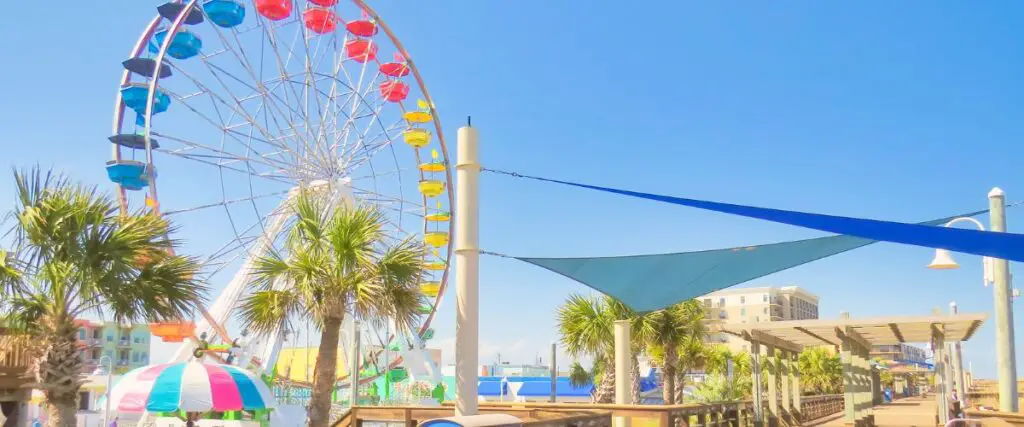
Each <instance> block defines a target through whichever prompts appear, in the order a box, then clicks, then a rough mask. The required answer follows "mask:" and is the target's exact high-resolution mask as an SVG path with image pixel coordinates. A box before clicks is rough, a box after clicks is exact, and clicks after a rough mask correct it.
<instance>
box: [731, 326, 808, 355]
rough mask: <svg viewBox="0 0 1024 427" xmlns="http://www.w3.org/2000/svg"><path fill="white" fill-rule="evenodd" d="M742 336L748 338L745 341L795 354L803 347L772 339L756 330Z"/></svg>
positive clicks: (770, 336) (772, 337)
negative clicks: (752, 341)
mask: <svg viewBox="0 0 1024 427" xmlns="http://www.w3.org/2000/svg"><path fill="white" fill-rule="evenodd" d="M744 335H747V336H748V337H749V338H748V339H747V341H750V340H755V341H758V342H760V343H761V344H765V345H769V346H772V347H775V348H781V349H785V350H789V351H795V352H797V353H799V352H801V351H803V350H804V347H803V346H802V345H800V344H796V343H793V342H789V341H786V340H783V339H779V338H776V337H774V336H772V335H768V334H766V333H763V332H761V331H758V330H752V331H750V332H747V333H744Z"/></svg>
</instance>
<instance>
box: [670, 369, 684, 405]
mask: <svg viewBox="0 0 1024 427" xmlns="http://www.w3.org/2000/svg"><path fill="white" fill-rule="evenodd" d="M686 372H687V371H685V370H684V371H679V372H677V373H676V375H677V378H676V389H675V390H673V391H672V392H673V393H675V395H676V403H678V404H683V403H686V402H684V399H683V398H684V397H685V395H684V394H683V391H684V390H686Z"/></svg>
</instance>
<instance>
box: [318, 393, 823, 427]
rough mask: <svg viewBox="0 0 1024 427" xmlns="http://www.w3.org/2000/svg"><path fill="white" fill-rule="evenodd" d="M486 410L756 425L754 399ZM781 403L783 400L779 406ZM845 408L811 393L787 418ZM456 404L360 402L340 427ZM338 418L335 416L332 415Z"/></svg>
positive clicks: (407, 425) (443, 412) (397, 422)
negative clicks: (381, 404) (797, 409)
mask: <svg viewBox="0 0 1024 427" xmlns="http://www.w3.org/2000/svg"><path fill="white" fill-rule="evenodd" d="M479 408H480V411H479V412H480V413H481V414H499V413H500V414H509V415H512V416H515V417H518V418H519V419H521V420H523V421H524V424H526V425H530V426H545V427H556V426H573V427H584V426H589V427H598V426H605V425H606V424H605V423H610V422H611V420H612V419H613V418H616V417H625V418H628V419H629V421H630V425H631V427H670V426H687V427H706V426H707V427H710V426H752V425H753V424H754V422H753V421H754V406H753V404H752V403H751V402H750V401H742V402H717V403H708V404H686V405H614V404H582V403H491V402H481V403H480V406H479ZM780 408H781V405H780ZM842 410H843V396H842V395H826V396H806V397H804V398H802V399H801V408H800V410H799V411H794V413H793V414H788V415H786V416H785V417H784V418H785V419H784V420H783V422H784V424H787V425H799V424H800V422H801V421H802V420H812V419H817V418H822V417H825V416H828V415H831V414H835V413H838V412H841V411H842ZM454 414H455V407H454V406H453V405H451V404H450V403H446V404H444V405H442V406H439V407H410V406H357V407H355V408H353V409H352V410H351V411H347V412H343V413H338V414H336V416H337V421H336V422H335V423H333V425H334V426H335V427H364V423H374V424H377V423H380V424H381V425H387V427H397V426H402V427H414V426H416V425H417V424H418V423H419V422H422V421H425V420H428V419H432V418H444V417H450V416H453V415H454ZM332 418H333V417H332Z"/></svg>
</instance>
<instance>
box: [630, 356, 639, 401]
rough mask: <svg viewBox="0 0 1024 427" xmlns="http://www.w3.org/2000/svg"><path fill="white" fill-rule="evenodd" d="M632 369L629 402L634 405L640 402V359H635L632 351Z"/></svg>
mask: <svg viewBox="0 0 1024 427" xmlns="http://www.w3.org/2000/svg"><path fill="white" fill-rule="evenodd" d="M632 363H633V371H632V372H631V377H632V378H630V379H631V380H632V386H633V389H632V392H633V393H632V394H633V396H632V399H630V402H631V403H632V404H634V405H636V404H638V403H640V361H639V360H637V357H636V353H633V361H632Z"/></svg>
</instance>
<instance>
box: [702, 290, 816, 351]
mask: <svg viewBox="0 0 1024 427" xmlns="http://www.w3.org/2000/svg"><path fill="white" fill-rule="evenodd" d="M698 301H701V302H702V303H703V304H704V309H705V310H706V311H707V315H708V318H709V319H713V320H718V321H720V322H723V323H758V322H777V321H781V320H805V319H817V318H818V296H817V295H814V294H812V293H810V292H808V291H807V290H805V289H803V288H800V287H798V286H783V287H770V286H766V287H758V288H735V289H724V290H721V291H717V292H712V293H710V294H707V295H704V296H702V297H700V298H698ZM708 340H709V341H711V342H713V343H721V344H726V345H728V346H729V349H730V350H732V351H733V352H746V351H749V350H750V348H749V345H748V344H747V342H746V341H744V340H742V339H740V338H738V337H734V336H731V335H728V334H712V335H711V336H710V337H709V338H708Z"/></svg>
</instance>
